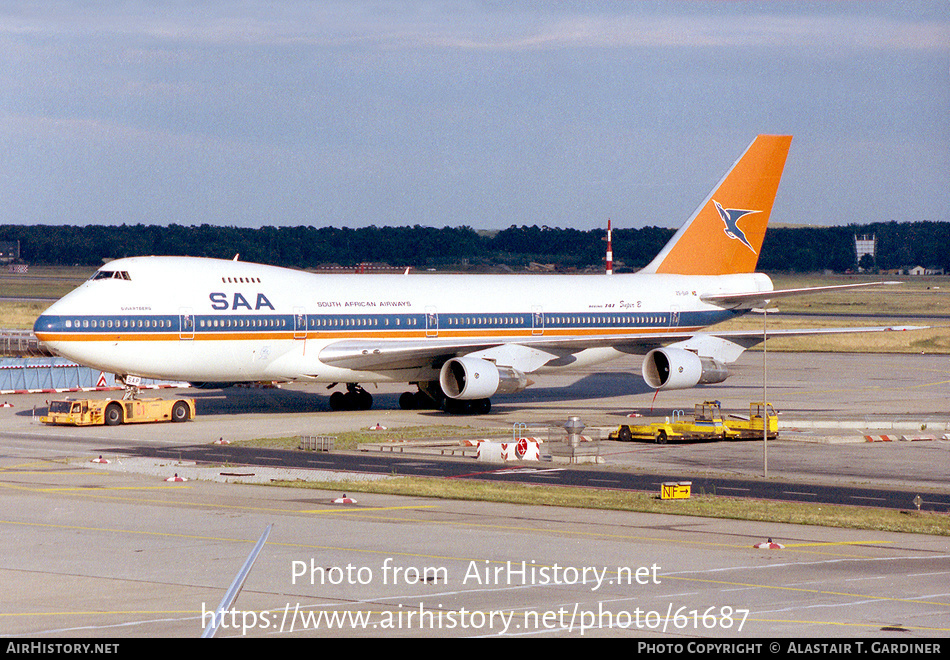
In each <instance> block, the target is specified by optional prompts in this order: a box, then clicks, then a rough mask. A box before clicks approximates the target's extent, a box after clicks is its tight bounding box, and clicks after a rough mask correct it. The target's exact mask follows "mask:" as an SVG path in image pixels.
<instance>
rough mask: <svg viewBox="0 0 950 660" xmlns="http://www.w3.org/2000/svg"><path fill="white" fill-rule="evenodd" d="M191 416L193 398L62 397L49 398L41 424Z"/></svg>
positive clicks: (111, 423) (180, 419) (113, 422)
mask: <svg viewBox="0 0 950 660" xmlns="http://www.w3.org/2000/svg"><path fill="white" fill-rule="evenodd" d="M194 418H195V400H194V399H174V400H166V399H122V400H115V399H64V400H61V401H50V403H49V408H48V409H47V411H46V415H44V416H42V417H40V421H41V422H43V423H44V424H62V425H66V426H102V425H105V426H118V425H119V424H137V423H141V422H185V421H188V420H189V419H194Z"/></svg>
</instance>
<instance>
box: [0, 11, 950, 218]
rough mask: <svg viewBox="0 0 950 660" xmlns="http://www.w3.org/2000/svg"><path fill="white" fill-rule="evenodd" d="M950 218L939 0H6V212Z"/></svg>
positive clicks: (0, 184) (0, 59) (0, 208)
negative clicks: (749, 190)
mask: <svg viewBox="0 0 950 660" xmlns="http://www.w3.org/2000/svg"><path fill="white" fill-rule="evenodd" d="M759 133H781V134H790V135H793V136H794V139H793V142H792V148H791V152H790V154H789V158H788V161H787V163H786V168H785V174H784V177H783V180H782V186H781V188H780V190H779V195H778V198H777V200H776V204H775V208H774V210H773V215H772V222H773V223H785V224H805V225H821V226H824V225H838V224H848V223H852V222H854V223H859V224H861V223H869V222H883V221H898V222H902V221H918V220H933V221H950V211H948V209H950V3H948V2H946V0H939V1H933V2H927V1H921V2H912V1H908V2H901V1H896V0H895V1H887V2H885V1H857V0H852V1H846V2H790V1H788V2H742V1H738V0H732V1H720V2H698V1H697V2H694V1H691V0H671V1H668V2H634V1H630V2H625V1H623V0H600V1H598V0H590V1H588V2H557V1H554V0H550V1H541V0H537V1H528V0H507V1H505V2H501V1H496V2H487V1H486V2H475V1H466V0H457V1H454V2H427V1H419V2H412V1H409V0H406V1H403V2H395V1H390V2H383V1H380V2H368V1H367V2H364V1H361V0H340V1H336V2H334V1H325V2H324V1H321V0H300V1H288V2H263V1H261V2H250V1H246V0H245V1H227V0H208V1H206V2H200V3H195V2H191V1H188V2H185V1H181V2H162V1H160V0H140V1H135V0H129V1H126V2H84V1H80V0H48V1H33V2H30V1H23V0H18V1H15V2H14V1H9V0H0V150H2V154H3V156H2V161H0V163H2V167H0V224H27V225H36V224H48V225H60V224H68V225H88V224H101V225H110V224H115V225H118V224H140V223H141V224H158V225H168V224H179V225H186V226H191V225H201V224H213V225H223V226H237V227H262V226H301V225H304V226H314V227H323V226H345V227H361V226H368V225H376V226H405V225H423V226H433V227H442V226H449V227H462V226H468V227H472V228H474V229H489V230H490V229H503V228H506V227H509V226H511V225H519V226H520V225H539V226H541V225H547V226H550V227H562V228H576V229H582V230H588V229H596V228H601V227H605V226H606V223H607V220H608V218H609V219H610V220H611V221H612V223H613V226H614V227H620V228H639V227H643V226H660V227H670V228H673V227H678V226H679V225H680V224H682V223H683V222H684V221H685V220H686V219H687V218H688V217H689V215H690V214H691V213H692V211H693V210H694V209H695V207H696V206H697V205H698V204H699V203H700V202H702V200H703V199H704V197H705V196H706V194H707V193H708V192H709V190H710V189H711V188H712V186H713V185H714V184H715V183H716V182H717V181H718V180H719V179H720V178H721V176H722V175H723V174H724V173H725V172H726V171H727V170H728V169H729V167H730V166H731V165H732V163H733V162H734V161H735V160H736V158H738V157H739V155H740V154H741V153H742V152H743V151H744V150H745V148H746V147H747V146H748V144H749V143H750V142H751V141H752V140H753V138H754V137H755V136H756V135H757V134H759Z"/></svg>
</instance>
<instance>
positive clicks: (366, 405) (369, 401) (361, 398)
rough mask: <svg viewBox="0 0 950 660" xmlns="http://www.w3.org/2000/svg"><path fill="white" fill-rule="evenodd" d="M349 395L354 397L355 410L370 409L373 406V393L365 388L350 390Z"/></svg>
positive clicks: (353, 407)
mask: <svg viewBox="0 0 950 660" xmlns="http://www.w3.org/2000/svg"><path fill="white" fill-rule="evenodd" d="M347 396H350V397H352V403H353V406H352V409H353V410H369V409H370V408H372V407H373V395H372V394H370V393H369V392H367V391H366V390H364V389H359V390H354V391H353V392H348V393H347Z"/></svg>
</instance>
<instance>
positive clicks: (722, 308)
mask: <svg viewBox="0 0 950 660" xmlns="http://www.w3.org/2000/svg"><path fill="white" fill-rule="evenodd" d="M790 144H791V137H789V136H771V135H762V136H759V137H758V138H756V139H755V140H754V141H753V142H752V144H751V145H750V146H749V148H748V149H747V150H746V152H745V153H744V154H743V155H742V156H741V157H740V158H739V160H738V161H736V163H735V164H734V165H733V167H732V169H731V170H730V171H729V172H728V173H727V174H726V176H725V177H724V178H723V179H722V180H721V181H720V182H719V184H718V185H717V186H716V187H715V188H714V189H713V191H712V192H711V193H710V194H709V196H708V197H707V198H706V199H705V200H704V201H703V203H702V204H701V205H700V206H699V208H698V209H697V210H696V211H695V213H694V214H693V215H692V217H690V219H689V220H688V221H687V222H686V224H684V225H683V226H682V227H681V228H680V230H679V231H678V232H677V233H676V235H675V236H674V237H673V238H672V239H671V240H670V242H669V243H668V244H667V245H666V246H665V247H664V248H663V250H662V251H661V252H660V254H659V255H658V256H657V257H656V258H655V259H654V260H653V261H652V262H651V263H650V264H649V265H648V266H647V267H646V268H644V269H643V270H641V271H639V272H637V273H631V274H618V275H606V274H605V275H429V274H426V275H421V274H420V275H323V274H313V273H306V272H302V271H295V270H289V269H285V268H279V267H274V266H264V265H259V264H253V263H244V262H240V261H237V260H234V261H226V260H217V259H200V258H186V257H133V258H126V259H118V260H116V261H112V262H110V263H108V264H107V265H105V266H103V267H102V268H100V269H99V270H98V271H97V272H96V273H95V275H94V276H93V277H92V278H91V279H90V280H89V281H87V282H86V283H84V284H83V285H82V286H80V287H79V288H77V289H76V290H75V291H73V292H71V293H70V294H68V295H67V296H65V297H64V298H62V299H61V300H60V301H58V302H56V303H55V304H54V305H52V306H51V307H50V308H49V309H48V310H46V312H45V313H44V314H43V315H42V316H41V317H40V318H39V319H38V320H37V321H36V325H35V327H34V331H35V333H36V335H37V337H38V338H39V339H40V340H41V341H43V342H44V343H45V344H46V345H47V346H48V347H49V348H50V349H51V350H52V351H53V352H54V353H57V354H59V355H62V356H64V357H67V358H70V359H72V360H74V361H76V362H79V363H80V364H84V365H89V366H92V367H95V368H98V369H101V370H103V371H108V372H112V373H115V374H116V375H117V376H119V377H120V379H123V380H126V379H129V377H130V376H138V377H148V378H158V379H173V380H182V381H188V382H192V383H196V384H197V383H235V382H258V381H283V382H288V381H309V382H320V383H345V384H347V391H346V393H345V394H344V393H343V392H342V391H341V392H337V393H335V394H334V395H333V396H331V401H330V402H331V405H332V407H334V408H336V409H339V408H360V409H365V408H368V407H369V406H370V405H371V404H372V397H371V396H370V395H369V393H368V392H366V391H365V390H364V389H363V388H362V387H361V386H360V384H362V383H375V382H406V383H412V384H415V385H416V386H417V387H418V391H413V392H407V393H406V394H404V395H403V397H402V398H401V399H400V404H401V405H403V407H407V408H408V407H422V406H423V405H426V406H429V405H438V406H441V407H443V408H444V409H447V410H469V411H473V412H487V411H488V410H489V408H490V398H491V397H492V396H493V395H495V394H498V393H512V392H518V391H520V390H523V389H524V388H525V387H527V386H528V385H529V383H530V380H529V376H530V375H531V374H536V373H544V372H551V371H556V370H569V369H572V368H577V367H582V366H587V365H591V364H595V363H599V362H604V361H606V360H611V359H614V358H618V357H622V356H626V355H631V354H634V355H642V356H644V358H643V367H642V372H643V377H644V379H645V380H646V382H647V383H648V384H649V385H650V386H651V387H653V388H656V389H675V388H687V387H692V386H694V385H697V384H701V383H717V382H721V381H723V380H724V379H725V378H726V377H727V376H728V367H727V365H728V364H729V363H731V362H733V361H735V360H736V359H737V358H738V357H739V355H740V354H741V353H742V351H743V350H745V349H746V348H748V347H749V346H752V345H754V344H755V343H757V342H760V341H762V333H761V332H758V333H753V332H715V331H713V330H707V328H709V327H710V326H714V325H716V324H717V323H721V322H723V321H727V320H729V319H731V318H734V317H736V316H738V315H741V314H745V313H746V312H748V311H750V310H751V309H752V308H753V307H756V306H761V305H763V304H765V303H766V302H767V301H768V300H770V299H773V298H777V297H779V296H783V295H791V294H798V293H805V292H809V291H812V290H813V289H808V290H793V291H792V290H786V291H775V290H773V286H772V282H771V280H770V279H769V278H768V277H767V276H766V275H763V274H760V273H755V272H753V271H754V270H755V266H756V263H757V260H758V256H759V252H760V250H761V248H762V241H763V238H764V236H765V230H766V225H767V224H768V220H769V216H770V214H771V211H772V203H773V200H774V198H775V194H776V191H777V189H778V185H779V180H780V178H781V175H782V170H783V168H784V165H785V159H786V156H787V154H788V149H789V146H790ZM846 286H850V285H846ZM824 288H829V287H824ZM824 288H823V289H824ZM883 329H884V328H861V329H855V328H851V329H841V330H839V331H856V330H883ZM833 331H834V330H831V331H829V330H820V331H814V332H816V333H818V332H833ZM796 332H797V333H799V334H801V333H805V332H809V331H796ZM129 380H132V379H129ZM133 382H134V381H133Z"/></svg>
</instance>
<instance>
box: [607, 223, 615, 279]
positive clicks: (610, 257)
mask: <svg viewBox="0 0 950 660" xmlns="http://www.w3.org/2000/svg"><path fill="white" fill-rule="evenodd" d="M607 274H608V275H613V274H614V247H613V238H612V236H611V230H610V218H607Z"/></svg>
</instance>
